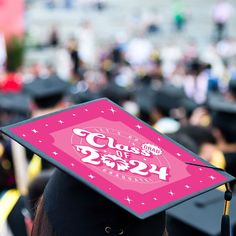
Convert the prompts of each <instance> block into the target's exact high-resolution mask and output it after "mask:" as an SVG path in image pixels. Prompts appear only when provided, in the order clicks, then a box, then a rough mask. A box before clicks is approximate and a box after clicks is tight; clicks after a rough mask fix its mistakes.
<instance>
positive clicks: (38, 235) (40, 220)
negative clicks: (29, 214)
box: [31, 196, 57, 236]
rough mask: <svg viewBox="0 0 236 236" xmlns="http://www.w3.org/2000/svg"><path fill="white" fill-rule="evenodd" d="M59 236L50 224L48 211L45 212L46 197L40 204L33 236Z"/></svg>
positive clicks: (41, 199)
mask: <svg viewBox="0 0 236 236" xmlns="http://www.w3.org/2000/svg"><path fill="white" fill-rule="evenodd" d="M46 235H47V236H57V235H56V232H55V230H54V229H53V227H52V225H51V223H50V222H49V219H48V216H47V214H46V211H45V210H44V197H43V196H42V197H41V198H40V200H39V202H38V206H37V211H36V215H35V218H34V224H33V229H32V232H31V236H46Z"/></svg>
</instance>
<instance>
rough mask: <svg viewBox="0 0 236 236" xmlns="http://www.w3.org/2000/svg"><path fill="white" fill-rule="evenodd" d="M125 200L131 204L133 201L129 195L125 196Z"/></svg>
mask: <svg viewBox="0 0 236 236" xmlns="http://www.w3.org/2000/svg"><path fill="white" fill-rule="evenodd" d="M125 200H126V201H127V202H128V203H129V204H130V203H131V202H132V201H133V200H132V199H130V198H129V196H127V197H126V198H125Z"/></svg>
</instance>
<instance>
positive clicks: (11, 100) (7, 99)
mask: <svg viewBox="0 0 236 236" xmlns="http://www.w3.org/2000/svg"><path fill="white" fill-rule="evenodd" d="M0 114H1V118H0V124H1V125H7V124H12V123H16V122H19V121H22V120H24V119H26V118H28V117H29V115H30V97H29V96H27V95H25V94H21V93H0Z"/></svg>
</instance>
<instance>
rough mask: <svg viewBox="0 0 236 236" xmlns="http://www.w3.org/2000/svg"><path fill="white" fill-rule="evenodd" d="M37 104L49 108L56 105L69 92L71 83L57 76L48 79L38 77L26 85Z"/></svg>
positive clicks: (26, 89) (25, 89) (26, 90)
mask: <svg viewBox="0 0 236 236" xmlns="http://www.w3.org/2000/svg"><path fill="white" fill-rule="evenodd" d="M24 91H25V93H27V94H29V95H30V96H31V97H32V99H33V101H34V102H35V104H36V106H37V107H38V108H40V109H47V108H51V107H53V106H55V105H56V104H57V103H58V102H59V101H61V100H62V98H63V96H64V95H66V94H67V93H68V92H69V84H68V83H67V82H65V81H63V80H61V79H59V78H58V77H56V76H53V77H49V78H47V79H36V80H34V81H33V82H31V83H29V84H26V85H25V86H24Z"/></svg>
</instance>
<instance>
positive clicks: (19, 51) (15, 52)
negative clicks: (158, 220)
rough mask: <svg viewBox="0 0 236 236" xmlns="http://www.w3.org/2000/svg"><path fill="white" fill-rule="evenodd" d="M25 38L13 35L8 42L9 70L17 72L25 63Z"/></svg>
mask: <svg viewBox="0 0 236 236" xmlns="http://www.w3.org/2000/svg"><path fill="white" fill-rule="evenodd" d="M24 49H25V48H24V39H23V38H19V37H12V38H11V39H10V40H9V41H8V43H7V71H9V72H15V71H17V70H18V69H19V68H20V67H21V65H22V64H23V59H24Z"/></svg>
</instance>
